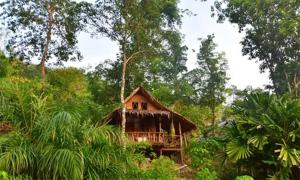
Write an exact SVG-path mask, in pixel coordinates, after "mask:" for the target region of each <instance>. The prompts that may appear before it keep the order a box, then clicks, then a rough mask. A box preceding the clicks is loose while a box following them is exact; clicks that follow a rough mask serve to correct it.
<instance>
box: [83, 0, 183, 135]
mask: <svg viewBox="0 0 300 180" xmlns="http://www.w3.org/2000/svg"><path fill="white" fill-rule="evenodd" d="M177 3H178V2H177V0H172V1H147V0H131V1H127V0H112V1H106V0H97V1H96V4H95V7H94V8H93V9H87V12H88V17H89V19H90V21H89V22H90V24H91V25H92V27H94V28H95V31H94V33H96V34H102V35H104V36H107V37H109V38H110V39H111V40H113V41H116V42H117V43H118V44H119V46H120V56H119V59H120V60H121V62H122V75H121V77H122V78H121V91H120V100H121V104H122V134H123V136H124V135H125V124H126V115H125V114H126V108H125V101H124V100H125V98H124V93H125V84H126V70H127V66H128V63H129V62H130V61H132V60H133V59H143V60H145V59H147V58H149V56H155V55H156V54H157V53H158V52H159V51H160V50H161V49H162V45H163V41H162V39H163V33H164V32H166V31H167V30H168V29H173V28H175V27H174V25H175V24H176V23H179V22H180V21H179V20H180V15H179V10H178V8H177Z"/></svg>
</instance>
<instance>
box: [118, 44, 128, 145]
mask: <svg viewBox="0 0 300 180" xmlns="http://www.w3.org/2000/svg"><path fill="white" fill-rule="evenodd" d="M122 51H123V66H122V82H121V94H120V97H121V103H122V137H123V140H124V139H125V129H126V104H125V98H124V92H125V80H126V79H125V78H126V66H127V57H126V44H125V41H124V42H122ZM124 147H126V144H124Z"/></svg>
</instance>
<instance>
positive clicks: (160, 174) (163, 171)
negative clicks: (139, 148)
mask: <svg viewBox="0 0 300 180" xmlns="http://www.w3.org/2000/svg"><path fill="white" fill-rule="evenodd" d="M178 173H179V172H178V170H176V169H175V163H174V162H173V161H171V160H170V159H169V158H166V157H164V156H161V157H159V158H158V159H154V160H153V161H152V163H151V167H150V168H149V169H147V170H146V171H145V172H144V179H159V180H174V179H176V177H178Z"/></svg>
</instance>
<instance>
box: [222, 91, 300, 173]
mask: <svg viewBox="0 0 300 180" xmlns="http://www.w3.org/2000/svg"><path fill="white" fill-rule="evenodd" d="M233 109H234V112H235V121H234V122H232V123H231V124H230V125H229V127H228V129H227V131H226V132H227V134H226V136H227V139H228V144H227V146H226V152H227V155H228V158H229V159H231V160H233V161H235V162H237V163H238V164H239V165H240V166H243V165H246V164H247V168H250V169H251V168H255V169H259V168H263V169H264V172H261V171H259V170H257V171H256V173H254V175H256V176H258V175H259V173H261V174H264V175H265V177H264V178H266V174H269V175H273V174H275V175H276V176H278V177H286V178H288V177H289V175H293V173H296V172H297V171H291V170H292V168H293V167H298V166H299V165H300V158H299V157H300V156H299V149H300V147H299V145H298V144H297V141H298V140H299V137H300V134H299V132H300V126H299V118H300V114H299V113H298V112H300V100H299V99H293V98H292V97H291V96H290V95H284V96H276V95H272V94H269V93H267V92H255V93H250V94H248V95H246V97H245V99H244V100H243V101H238V102H237V103H235V104H234V105H233ZM250 162H251V163H250ZM250 164H251V165H253V166H252V167H251V166H250ZM243 167H244V168H245V166H243Z"/></svg>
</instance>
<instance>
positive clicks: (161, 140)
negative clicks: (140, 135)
mask: <svg viewBox="0 0 300 180" xmlns="http://www.w3.org/2000/svg"><path fill="white" fill-rule="evenodd" d="M158 132H159V133H158V142H159V143H162V142H164V139H161V136H160V135H161V134H160V133H161V117H159V119H158Z"/></svg>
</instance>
